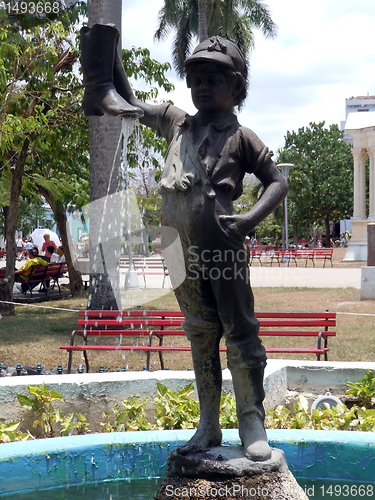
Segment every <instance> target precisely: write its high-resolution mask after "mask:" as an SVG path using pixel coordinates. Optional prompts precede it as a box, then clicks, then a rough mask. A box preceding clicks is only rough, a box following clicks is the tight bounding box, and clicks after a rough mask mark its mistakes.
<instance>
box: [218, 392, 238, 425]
mask: <svg viewBox="0 0 375 500" xmlns="http://www.w3.org/2000/svg"><path fill="white" fill-rule="evenodd" d="M220 427H221V428H222V429H236V428H237V427H238V419H237V413H236V398H235V397H234V396H232V395H231V394H230V393H229V392H225V393H224V394H222V396H221V402H220Z"/></svg>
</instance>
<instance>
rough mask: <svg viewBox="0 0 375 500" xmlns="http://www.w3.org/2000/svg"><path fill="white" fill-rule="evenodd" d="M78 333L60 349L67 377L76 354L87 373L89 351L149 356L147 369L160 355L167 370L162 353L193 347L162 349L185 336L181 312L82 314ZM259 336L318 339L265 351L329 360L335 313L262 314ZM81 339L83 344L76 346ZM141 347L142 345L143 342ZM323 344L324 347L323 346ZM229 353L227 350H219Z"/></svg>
mask: <svg viewBox="0 0 375 500" xmlns="http://www.w3.org/2000/svg"><path fill="white" fill-rule="evenodd" d="M78 315H79V319H78V327H79V329H78V330H74V331H73V332H72V334H71V340H70V345H63V346H60V349H65V350H66V351H68V353H69V358H68V373H71V369H72V356H73V352H74V351H81V352H82V353H83V356H84V359H85V364H86V371H87V372H88V371H89V361H88V357H87V351H130V352H136V351H143V352H145V353H146V369H147V370H149V369H150V355H151V353H152V352H157V353H158V354H159V359H160V366H161V369H162V370H164V361H163V352H173V351H190V350H191V348H190V343H188V345H186V346H171V345H163V339H164V337H171V336H179V337H183V336H184V335H185V333H184V331H183V329H182V328H181V324H182V322H183V320H184V316H183V314H182V313H181V312H180V311H139V310H138V311H90V310H87V311H79V313H78ZM256 316H257V318H258V319H259V321H260V332H259V335H261V336H264V337H290V338H291V344H293V342H292V338H293V337H315V338H317V346H316V347H293V346H291V347H267V345H266V342H265V347H266V352H268V353H294V354H315V355H316V357H317V360H318V361H320V357H321V356H322V355H323V356H324V359H325V360H326V361H327V360H328V351H329V347H328V337H333V336H335V335H336V331H334V330H332V328H333V327H335V326H336V313H334V312H328V311H327V312H322V313H288V312H259V313H256ZM78 337H82V339H83V342H82V343H81V344H79V345H78V344H75V341H76V339H77V338H78ZM99 337H101V338H106V337H116V338H117V342H116V344H115V345H113V344H114V343H112V345H107V344H105V345H99V344H95V343H93V344H89V343H88V341H89V340H90V339H97V338H99ZM131 337H133V338H134V339H135V341H134V340H133V341H134V342H135V343H133V344H130V345H129V344H126V345H125V344H122V342H123V340H125V339H128V338H131ZM154 337H156V338H157V339H158V345H152V340H153V338H154ZM140 341H141V342H142V343H141V342H140ZM322 343H323V345H322ZM220 351H222V352H223V351H226V347H220Z"/></svg>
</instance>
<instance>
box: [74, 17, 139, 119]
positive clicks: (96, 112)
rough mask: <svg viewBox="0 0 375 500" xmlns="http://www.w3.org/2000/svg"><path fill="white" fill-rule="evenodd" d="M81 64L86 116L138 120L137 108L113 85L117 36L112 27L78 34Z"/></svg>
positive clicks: (83, 104) (98, 28) (99, 26)
mask: <svg viewBox="0 0 375 500" xmlns="http://www.w3.org/2000/svg"><path fill="white" fill-rule="evenodd" d="M80 34H81V64H82V72H83V85H84V87H85V94H84V96H83V101H82V108H83V111H84V113H85V115H86V116H102V115H103V114H104V113H107V114H109V115H112V116H124V117H126V116H127V117H132V118H139V117H141V116H143V111H142V110H141V109H140V108H137V107H135V106H132V105H131V104H129V103H128V102H127V101H126V100H125V99H124V98H123V97H121V96H120V95H119V94H118V93H117V92H116V89H115V87H114V84H113V72H114V62H115V58H116V52H117V44H118V40H119V36H120V33H119V31H118V29H117V28H116V27H115V26H114V25H109V24H108V25H107V24H95V25H94V26H93V27H92V28H91V29H90V28H89V27H87V26H84V27H83V28H82V29H81V31H80Z"/></svg>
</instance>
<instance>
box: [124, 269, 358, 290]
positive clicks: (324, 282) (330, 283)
mask: <svg viewBox="0 0 375 500" xmlns="http://www.w3.org/2000/svg"><path fill="white" fill-rule="evenodd" d="M250 280H251V286H252V287H254V288H257V287H272V286H274V287H281V286H284V287H308V288H357V289H360V288H361V269H360V268H358V269H346V268H341V269H340V268H337V269H335V268H327V267H326V268H319V267H315V268H304V267H293V268H292V267H252V268H251V271H250ZM122 281H123V280H122ZM162 282H163V277H162V276H147V288H149V289H152V288H162ZM139 284H140V287H143V279H142V277H139ZM168 287H170V281H169V279H168V278H167V279H166V282H165V288H168Z"/></svg>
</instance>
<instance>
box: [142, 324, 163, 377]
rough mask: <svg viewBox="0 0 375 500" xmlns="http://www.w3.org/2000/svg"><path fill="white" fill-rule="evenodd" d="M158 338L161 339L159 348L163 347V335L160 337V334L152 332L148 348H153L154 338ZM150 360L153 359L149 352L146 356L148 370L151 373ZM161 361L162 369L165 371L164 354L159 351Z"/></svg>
mask: <svg viewBox="0 0 375 500" xmlns="http://www.w3.org/2000/svg"><path fill="white" fill-rule="evenodd" d="M153 336H155V337H158V339H159V346H162V345H163V335H159V334H158V333H154V332H150V334H149V336H148V346H149V347H151V346H152V337H153ZM150 359H151V353H150V352H148V353H147V356H146V370H147V371H148V372H149V371H150ZM159 361H160V368H161V369H162V370H164V359H163V352H162V351H159Z"/></svg>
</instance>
